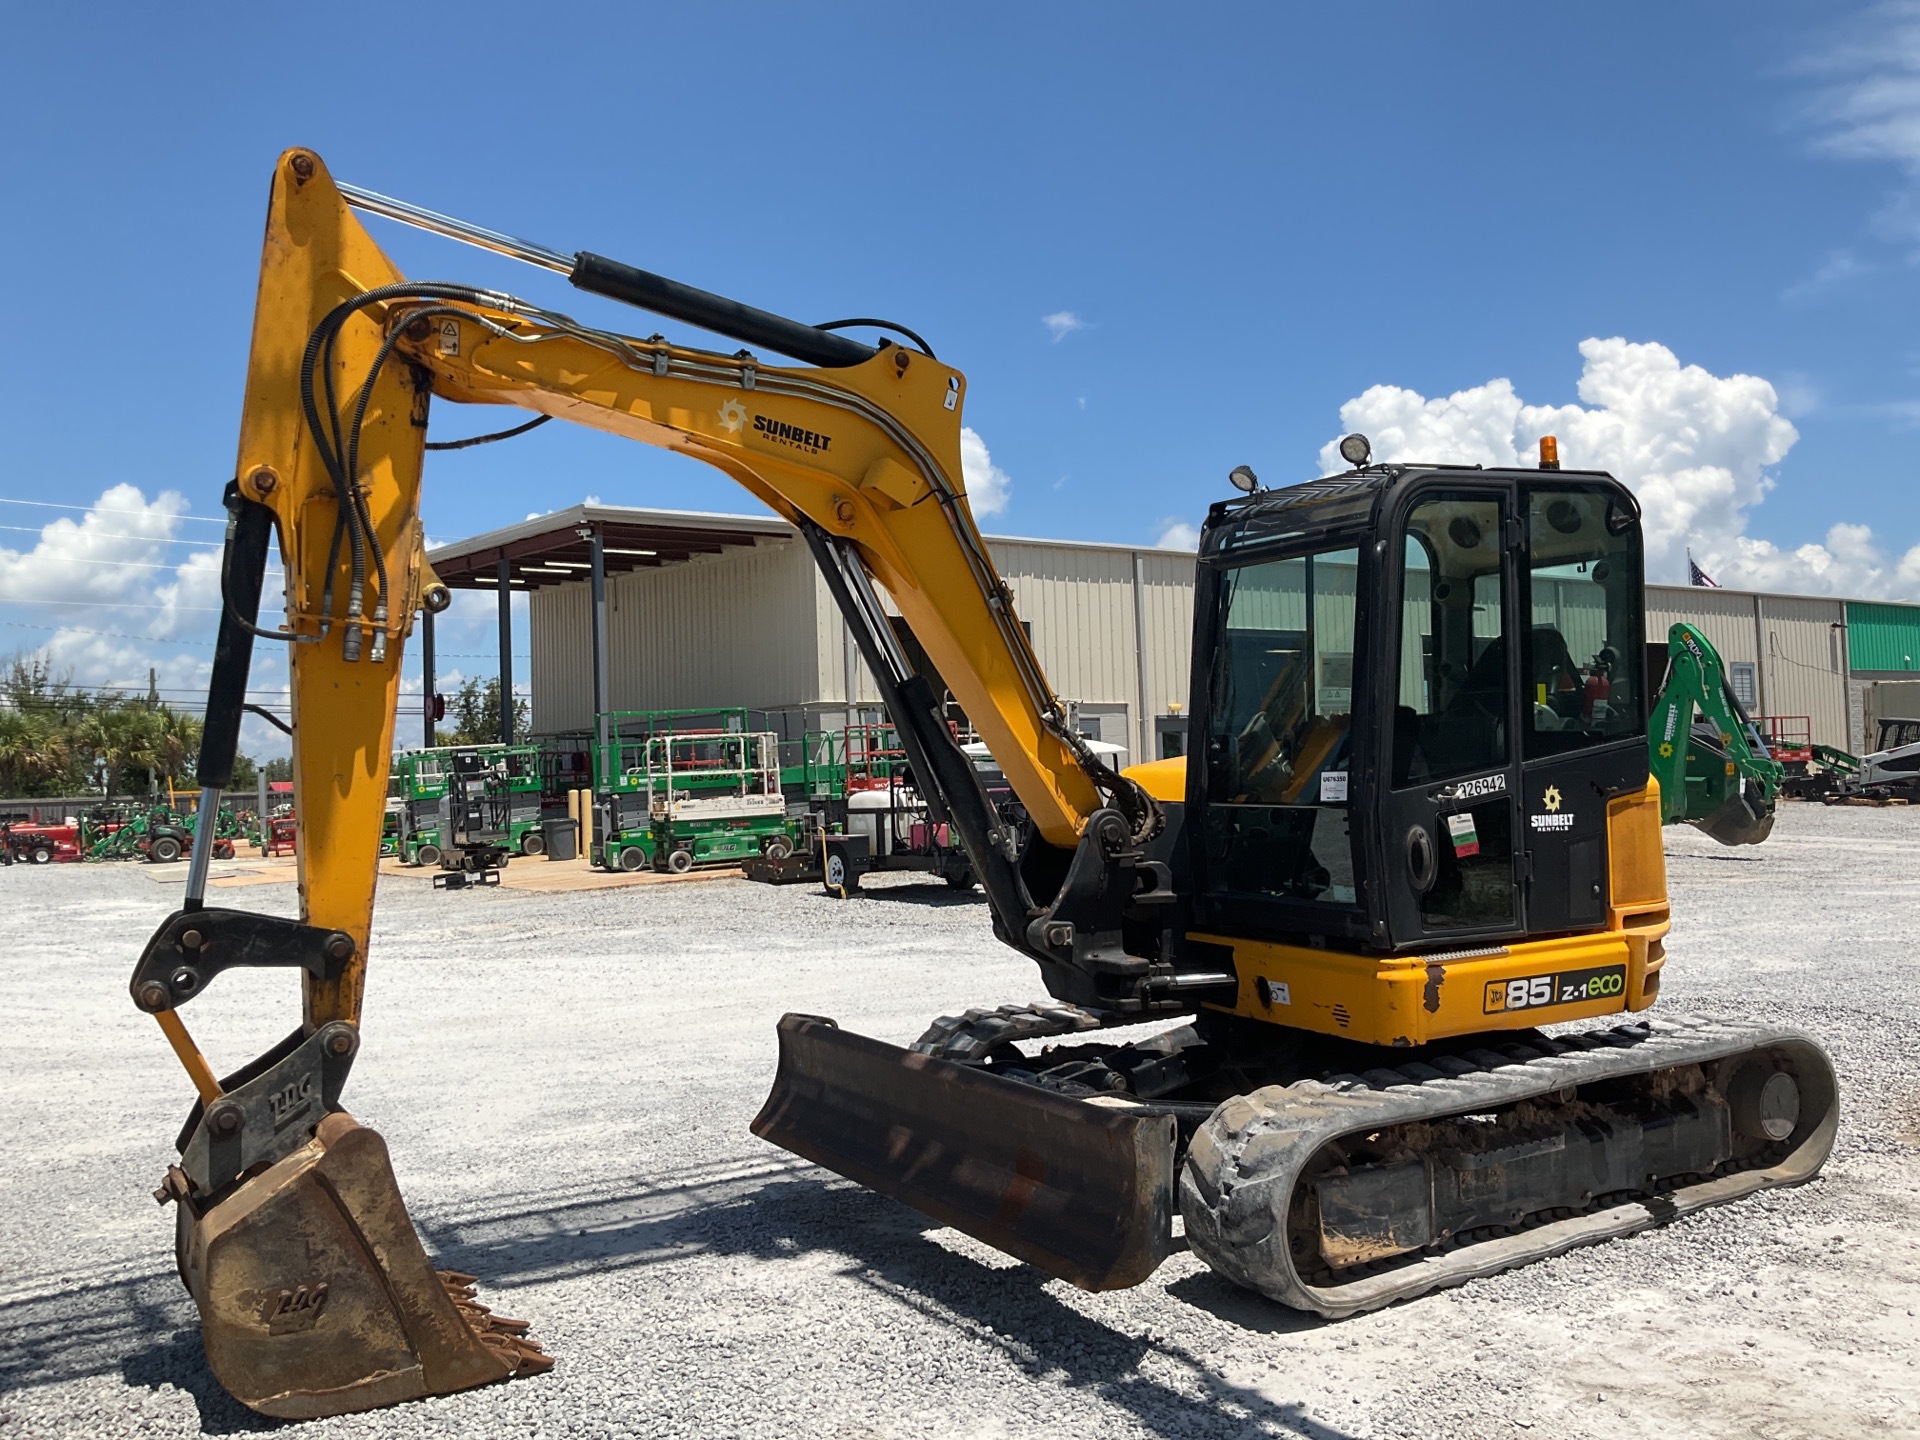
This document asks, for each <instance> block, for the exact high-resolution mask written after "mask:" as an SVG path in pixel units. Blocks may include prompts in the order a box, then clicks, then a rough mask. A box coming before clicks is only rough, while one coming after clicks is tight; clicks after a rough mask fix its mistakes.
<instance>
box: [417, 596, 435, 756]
mask: <svg viewBox="0 0 1920 1440" xmlns="http://www.w3.org/2000/svg"><path fill="white" fill-rule="evenodd" d="M420 713H421V714H422V715H423V716H425V717H426V719H425V722H424V723H425V726H426V736H425V738H424V739H422V740H421V742H420V743H421V744H422V745H424V746H426V748H427V749H429V750H431V749H432V748H433V611H431V610H428V609H426V608H425V607H422V609H421V611H420Z"/></svg>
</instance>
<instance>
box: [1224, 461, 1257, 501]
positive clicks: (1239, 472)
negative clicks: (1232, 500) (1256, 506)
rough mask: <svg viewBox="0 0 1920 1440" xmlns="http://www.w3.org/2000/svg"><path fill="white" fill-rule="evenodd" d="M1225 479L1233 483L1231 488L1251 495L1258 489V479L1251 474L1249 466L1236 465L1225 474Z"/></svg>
mask: <svg viewBox="0 0 1920 1440" xmlns="http://www.w3.org/2000/svg"><path fill="white" fill-rule="evenodd" d="M1227 479H1229V480H1231V481H1232V482H1233V488H1234V489H1236V490H1244V491H1246V492H1247V494H1249V495H1251V494H1253V492H1254V491H1256V490H1258V489H1259V488H1260V477H1259V476H1258V475H1256V474H1254V473H1253V467H1252V466H1251V465H1236V466H1234V467H1233V469H1232V470H1230V471H1228V472H1227Z"/></svg>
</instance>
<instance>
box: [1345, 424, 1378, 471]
mask: <svg viewBox="0 0 1920 1440" xmlns="http://www.w3.org/2000/svg"><path fill="white" fill-rule="evenodd" d="M1372 456H1373V442H1372V441H1370V440H1368V439H1367V437H1366V436H1364V435H1361V434H1359V433H1358V432H1356V433H1354V434H1352V435H1349V436H1347V438H1346V439H1344V440H1342V441H1341V442H1340V458H1341V459H1342V460H1344V461H1346V462H1347V464H1349V465H1351V466H1353V468H1354V469H1356V470H1360V469H1364V468H1365V467H1366V463H1367V461H1368V460H1369V459H1371V458H1372Z"/></svg>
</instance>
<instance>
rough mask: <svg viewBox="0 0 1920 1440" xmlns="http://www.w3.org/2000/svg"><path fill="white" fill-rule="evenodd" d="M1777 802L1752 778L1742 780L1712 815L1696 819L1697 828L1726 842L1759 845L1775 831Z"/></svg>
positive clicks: (1695, 826)
mask: <svg viewBox="0 0 1920 1440" xmlns="http://www.w3.org/2000/svg"><path fill="white" fill-rule="evenodd" d="M1773 815H1774V807H1773V803H1772V802H1771V801H1769V800H1768V799H1767V798H1766V793H1765V792H1764V791H1763V790H1762V789H1761V788H1760V786H1759V785H1758V784H1756V783H1755V782H1754V781H1752V780H1744V779H1743V780H1742V781H1741V782H1740V783H1739V784H1738V785H1736V786H1734V787H1733V789H1732V790H1730V791H1729V792H1728V793H1727V798H1726V799H1725V800H1723V801H1721V803H1720V804H1719V805H1718V806H1717V807H1716V808H1715V809H1714V811H1713V813H1712V814H1710V815H1706V816H1703V817H1702V818H1701V819H1699V820H1696V821H1694V822H1693V824H1694V828H1696V829H1698V830H1701V831H1703V832H1704V833H1706V834H1708V835H1711V836H1712V837H1713V838H1714V839H1715V840H1718V841H1719V842H1720V843H1721V844H1722V845H1758V844H1759V843H1760V842H1761V841H1762V840H1765V839H1766V838H1767V836H1769V835H1771V834H1772V833H1773Z"/></svg>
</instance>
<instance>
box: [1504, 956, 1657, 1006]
mask: <svg viewBox="0 0 1920 1440" xmlns="http://www.w3.org/2000/svg"><path fill="white" fill-rule="evenodd" d="M1626 989H1627V967H1626V966H1624V965H1600V966H1596V967H1595V968H1593V969H1591V970H1563V971H1561V972H1560V973H1559V974H1557V975H1526V976H1522V977H1521V978H1520V979H1518V980H1489V981H1488V982H1487V989H1486V998H1485V1000H1484V1002H1483V1004H1482V1005H1481V1011H1482V1013H1483V1014H1487V1015H1500V1014H1504V1013H1505V1012H1507V1011H1509V1010H1538V1009H1540V1008H1541V1007H1542V1006H1545V1005H1581V1004H1585V1003H1586V1002H1587V1001H1589V1000H1611V999H1614V998H1615V997H1617V996H1620V995H1623V994H1625V993H1626Z"/></svg>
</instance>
